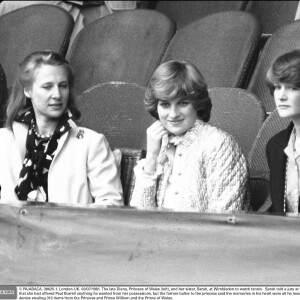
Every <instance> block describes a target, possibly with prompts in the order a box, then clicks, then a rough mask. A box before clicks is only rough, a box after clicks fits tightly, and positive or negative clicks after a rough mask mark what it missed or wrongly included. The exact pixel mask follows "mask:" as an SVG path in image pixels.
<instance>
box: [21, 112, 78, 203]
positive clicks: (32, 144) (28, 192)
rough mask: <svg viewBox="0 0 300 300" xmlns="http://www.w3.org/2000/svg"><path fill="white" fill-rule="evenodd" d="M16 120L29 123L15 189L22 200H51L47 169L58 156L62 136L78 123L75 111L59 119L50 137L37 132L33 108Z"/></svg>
mask: <svg viewBox="0 0 300 300" xmlns="http://www.w3.org/2000/svg"><path fill="white" fill-rule="evenodd" d="M15 121H16V122H20V123H25V124H28V125H29V128H28V134H27V139H26V154H25V158H24V161H23V167H22V169H21V171H20V175H19V183H18V185H17V186H16V188H15V192H16V194H17V196H18V198H19V200H21V201H26V200H31V201H39V200H40V201H45V202H47V201H48V172H49V169H50V166H51V163H52V160H53V158H54V156H55V152H56V149H57V146H58V140H59V139H60V137H61V135H62V134H64V133H65V132H67V131H69V130H70V129H71V128H72V127H74V126H76V124H75V123H74V121H73V119H72V113H71V112H70V111H67V112H66V113H65V114H64V115H63V116H62V117H61V119H60V121H59V123H58V125H57V126H56V128H55V130H54V132H53V134H52V136H51V137H50V138H40V137H37V135H36V134H35V130H34V128H35V127H36V120H35V115H34V112H33V109H32V108H31V109H29V110H28V111H26V112H25V113H23V114H21V115H19V116H18V117H17V118H16V120H15Z"/></svg>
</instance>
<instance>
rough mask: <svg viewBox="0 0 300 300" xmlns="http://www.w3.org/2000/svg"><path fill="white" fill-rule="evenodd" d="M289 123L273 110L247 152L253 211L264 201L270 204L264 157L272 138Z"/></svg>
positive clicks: (267, 170)
mask: <svg viewBox="0 0 300 300" xmlns="http://www.w3.org/2000/svg"><path fill="white" fill-rule="evenodd" d="M289 122H290V121H289V120H288V119H286V118H280V117H279V115H278V113H277V110H274V111H273V112H272V113H271V114H270V116H268V117H267V119H266V120H265V121H264V123H263V125H262V126H261V128H260V130H259V132H258V134H257V137H256V138H255V141H254V143H253V146H252V148H251V150H250V152H249V156H248V165H249V171H250V183H251V205H252V208H253V210H255V211H256V210H258V209H260V208H261V206H262V205H264V204H265V202H266V201H268V202H269V203H270V199H269V195H270V191H269V189H270V187H269V180H270V178H269V172H270V171H269V167H268V162H267V157H266V146H267V143H268V141H269V139H270V138H271V137H272V136H274V135H275V134H276V133H278V132H279V131H281V130H283V129H285V128H286V127H287V126H288V124H289Z"/></svg>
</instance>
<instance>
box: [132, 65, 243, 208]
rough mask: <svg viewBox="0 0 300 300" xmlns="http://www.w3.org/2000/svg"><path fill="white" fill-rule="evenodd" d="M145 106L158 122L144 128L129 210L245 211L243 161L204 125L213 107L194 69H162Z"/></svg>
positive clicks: (224, 137)
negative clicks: (144, 151)
mask: <svg viewBox="0 0 300 300" xmlns="http://www.w3.org/2000/svg"><path fill="white" fill-rule="evenodd" d="M145 105H146V110H148V112H149V113H150V114H151V115H152V116H154V117H155V118H156V119H157V121H156V122H155V123H154V124H152V125H151V126H150V127H149V128H148V129H147V155H146V158H145V159H143V160H141V161H140V162H139V163H138V165H137V166H136V167H135V174H136V182H135V188H134V192H133V196H132V200H131V204H130V205H131V206H135V207H138V208H145V209H147V208H153V207H162V208H166V209H172V210H178V211H200V212H223V213H224V212H226V211H227V212H232V211H241V210H247V209H248V207H249V199H248V198H247V187H248V172H247V165H246V160H245V157H244V155H243V154H242V152H241V149H240V147H239V145H238V144H237V143H236V141H235V140H234V139H233V137H232V136H231V135H229V134H228V133H226V132H224V131H222V130H221V129H219V128H217V127H214V126H211V125H209V124H207V123H206V122H207V121H208V120H209V118H210V111H211V107H212V104H211V99H210V97H209V94H208V90H207V85H206V83H205V81H204V78H203V76H202V74H201V73H200V72H199V70H198V69H197V68H196V67H195V66H194V65H193V64H191V63H188V62H179V61H169V62H165V63H163V64H161V65H160V66H159V67H158V68H157V69H156V70H155V72H154V73H153V75H152V78H151V79H150V83H149V86H148V88H147V90H146V94H145Z"/></svg>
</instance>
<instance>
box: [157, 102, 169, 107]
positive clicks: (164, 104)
mask: <svg viewBox="0 0 300 300" xmlns="http://www.w3.org/2000/svg"><path fill="white" fill-rule="evenodd" d="M159 106H161V107H163V108H168V107H169V106H170V104H169V103H167V102H160V103H159Z"/></svg>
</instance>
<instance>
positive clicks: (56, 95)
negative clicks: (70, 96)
mask: <svg viewBox="0 0 300 300" xmlns="http://www.w3.org/2000/svg"><path fill="white" fill-rule="evenodd" d="M60 96H61V92H60V88H59V87H58V86H54V87H53V90H52V97H53V98H60Z"/></svg>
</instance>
